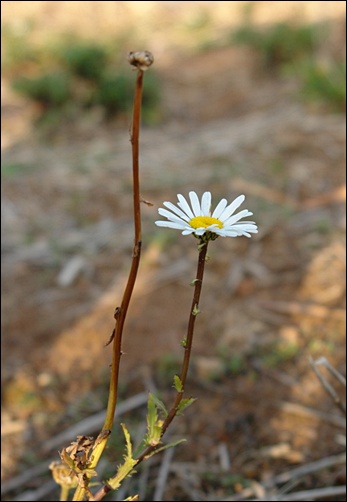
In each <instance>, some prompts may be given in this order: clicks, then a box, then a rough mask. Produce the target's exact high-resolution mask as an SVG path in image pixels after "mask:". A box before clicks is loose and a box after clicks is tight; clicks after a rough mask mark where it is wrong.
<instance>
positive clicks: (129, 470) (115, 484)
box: [107, 424, 138, 490]
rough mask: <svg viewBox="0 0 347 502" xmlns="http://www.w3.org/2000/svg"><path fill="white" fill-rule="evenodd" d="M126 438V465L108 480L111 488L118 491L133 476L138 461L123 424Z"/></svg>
mask: <svg viewBox="0 0 347 502" xmlns="http://www.w3.org/2000/svg"><path fill="white" fill-rule="evenodd" d="M121 426H122V429H123V433H124V437H125V442H126V454H125V455H124V463H123V464H121V465H120V466H119V467H118V469H117V474H116V475H115V476H113V477H112V478H110V479H109V480H107V483H108V484H109V485H110V486H111V488H112V489H113V490H117V489H118V488H119V487H120V485H121V483H122V481H123V479H125V478H126V477H128V476H131V475H132V474H133V473H134V472H135V471H134V467H135V465H136V464H137V462H138V461H137V460H135V459H134V458H132V444H131V440H130V434H129V431H128V429H127V428H126V426H125V425H124V424H121Z"/></svg>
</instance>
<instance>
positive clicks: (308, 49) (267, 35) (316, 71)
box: [229, 10, 346, 112]
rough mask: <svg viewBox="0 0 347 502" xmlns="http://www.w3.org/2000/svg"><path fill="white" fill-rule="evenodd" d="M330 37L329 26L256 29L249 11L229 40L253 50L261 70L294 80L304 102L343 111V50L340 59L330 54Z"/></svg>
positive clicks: (283, 24) (286, 24)
mask: <svg viewBox="0 0 347 502" xmlns="http://www.w3.org/2000/svg"><path fill="white" fill-rule="evenodd" d="M330 34H331V26H330V25H329V24H328V23H317V24H303V23H299V22H293V21H286V22H280V23H274V24H272V25H269V26H266V27H259V26H257V25H256V24H254V23H253V21H252V11H251V10H249V11H247V12H246V13H245V18H244V21H243V23H242V25H241V26H240V27H239V28H238V29H236V30H234V31H232V33H231V34H230V35H229V41H230V43H231V44H232V45H243V46H247V47H249V48H250V49H251V50H253V51H255V53H256V54H257V55H258V56H259V62H260V69H261V70H262V71H264V72H268V73H270V74H271V73H272V74H277V75H280V76H282V75H286V76H288V75H289V76H293V77H294V78H296V80H297V81H298V83H299V88H300V95H301V97H302V98H303V99H304V100H306V101H308V102H318V103H322V104H324V105H326V106H327V107H328V108H330V109H331V110H333V111H340V112H342V111H344V109H345V106H346V62H345V56H344V53H343V50H341V51H340V55H339V56H336V55H332V54H330V55H329V36H330ZM343 45H344V44H343ZM341 49H342V47H341Z"/></svg>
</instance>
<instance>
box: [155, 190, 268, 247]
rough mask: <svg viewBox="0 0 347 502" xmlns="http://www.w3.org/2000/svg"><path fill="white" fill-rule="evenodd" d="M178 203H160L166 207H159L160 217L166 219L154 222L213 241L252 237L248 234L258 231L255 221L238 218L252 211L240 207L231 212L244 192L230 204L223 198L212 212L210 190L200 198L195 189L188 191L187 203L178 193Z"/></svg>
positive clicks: (238, 204) (242, 198)
mask: <svg viewBox="0 0 347 502" xmlns="http://www.w3.org/2000/svg"><path fill="white" fill-rule="evenodd" d="M177 198H178V203H177V206H179V207H177V206H175V205H174V204H172V203H171V202H163V205H164V206H165V207H166V208H168V209H169V211H168V210H167V209H163V208H160V209H158V213H159V214H160V215H161V216H164V217H165V218H167V220H168V221H156V222H155V224H156V225H158V227H169V228H175V229H177V230H182V234H183V235H189V234H193V235H194V236H196V237H200V238H202V237H203V236H204V237H203V238H204V239H205V238H207V240H210V239H211V240H214V239H216V238H217V237H218V236H219V235H221V236H222V237H238V236H240V235H245V236H246V237H251V234H256V233H257V232H258V227H257V225H256V224H255V222H254V221H241V222H240V220H241V219H242V218H245V217H247V216H251V215H252V214H253V213H251V212H250V211H248V210H247V209H243V210H242V211H240V212H239V213H237V214H234V213H235V211H236V209H237V208H238V207H239V206H240V205H241V204H242V203H243V201H244V200H245V196H244V195H239V196H238V197H237V198H236V199H235V200H234V201H233V202H232V203H231V204H229V205H228V202H227V200H226V199H222V200H221V201H220V202H219V203H218V204H217V206H216V208H215V210H214V211H213V213H211V193H210V192H205V193H204V194H203V196H202V198H201V203H200V201H199V197H198V196H197V194H196V193H195V192H189V199H190V204H191V205H189V203H188V202H187V200H186V199H185V198H184V197H183V195H180V194H178V195H177Z"/></svg>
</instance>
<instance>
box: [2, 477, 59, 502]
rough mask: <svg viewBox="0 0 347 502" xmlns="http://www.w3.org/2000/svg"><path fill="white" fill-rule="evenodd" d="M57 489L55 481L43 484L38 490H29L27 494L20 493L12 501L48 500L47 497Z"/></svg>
mask: <svg viewBox="0 0 347 502" xmlns="http://www.w3.org/2000/svg"><path fill="white" fill-rule="evenodd" d="M56 488H57V484H56V482H55V481H53V480H51V481H47V482H46V483H42V484H41V485H40V486H39V488H37V489H36V490H28V491H26V492H23V493H20V494H19V495H17V497H15V498H14V499H12V500H13V501H18V502H22V501H23V502H24V501H27V500H40V499H43V500H47V495H48V494H49V493H51V492H53V491H54V490H55V489H56Z"/></svg>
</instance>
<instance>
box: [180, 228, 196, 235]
mask: <svg viewBox="0 0 347 502" xmlns="http://www.w3.org/2000/svg"><path fill="white" fill-rule="evenodd" d="M193 232H194V228H189V229H188V228H187V229H186V230H183V232H182V235H190V234H192V233H193Z"/></svg>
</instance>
